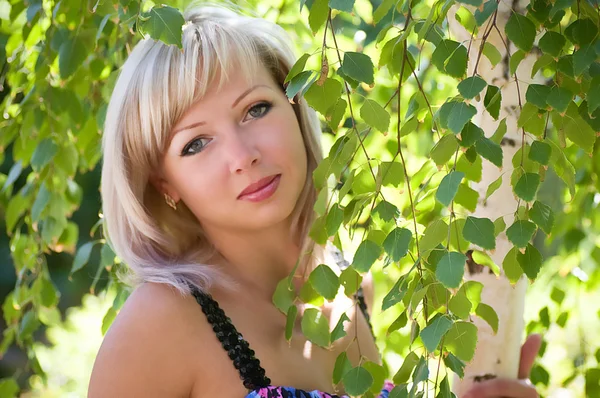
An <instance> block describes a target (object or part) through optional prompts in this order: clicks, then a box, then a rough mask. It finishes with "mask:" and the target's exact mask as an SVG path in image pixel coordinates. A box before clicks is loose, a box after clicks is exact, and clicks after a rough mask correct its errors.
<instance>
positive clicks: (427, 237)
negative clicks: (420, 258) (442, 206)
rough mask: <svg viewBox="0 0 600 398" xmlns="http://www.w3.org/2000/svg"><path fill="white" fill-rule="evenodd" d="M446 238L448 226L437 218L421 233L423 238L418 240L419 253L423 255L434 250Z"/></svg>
mask: <svg viewBox="0 0 600 398" xmlns="http://www.w3.org/2000/svg"><path fill="white" fill-rule="evenodd" d="M447 237H448V224H446V223H445V222H444V220H442V219H440V218H438V219H437V220H435V221H433V222H432V223H431V224H429V226H428V227H427V228H425V232H424V233H423V237H422V238H421V240H420V245H419V246H420V249H421V253H419V254H421V255H422V254H424V253H426V252H428V251H429V250H431V249H433V248H435V247H436V246H437V245H439V244H440V243H442V242H443V241H444V239H446V238H447Z"/></svg>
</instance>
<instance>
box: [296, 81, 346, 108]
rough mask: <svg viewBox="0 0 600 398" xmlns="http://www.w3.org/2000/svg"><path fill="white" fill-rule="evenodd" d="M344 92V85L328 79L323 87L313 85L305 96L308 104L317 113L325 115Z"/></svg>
mask: <svg viewBox="0 0 600 398" xmlns="http://www.w3.org/2000/svg"><path fill="white" fill-rule="evenodd" d="M341 92H342V83H340V82H339V81H338V80H336V79H333V78H327V80H325V83H324V84H323V85H322V86H319V85H318V84H313V85H311V86H310V88H309V89H308V90H307V91H306V93H305V94H304V98H305V99H306V102H308V104H309V105H310V106H311V107H313V108H314V109H315V110H316V111H318V112H319V113H321V114H322V115H325V114H326V113H327V110H328V109H329V108H330V107H331V106H333V105H334V104H335V103H336V101H337V100H338V98H339V97H340V93H341Z"/></svg>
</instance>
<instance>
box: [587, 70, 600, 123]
mask: <svg viewBox="0 0 600 398" xmlns="http://www.w3.org/2000/svg"><path fill="white" fill-rule="evenodd" d="M587 101H588V112H590V114H591V113H593V112H594V111H595V110H596V109H598V107H600V76H595V77H594V78H593V79H592V81H591V83H590V89H589V91H588V92H587Z"/></svg>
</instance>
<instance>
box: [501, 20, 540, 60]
mask: <svg viewBox="0 0 600 398" xmlns="http://www.w3.org/2000/svg"><path fill="white" fill-rule="evenodd" d="M504 32H505V33H506V36H507V37H508V39H509V40H510V41H512V42H513V43H515V45H516V46H517V47H518V48H520V49H521V50H523V51H525V52H529V51H530V50H531V49H532V47H533V41H534V39H535V33H536V29H535V25H534V24H533V22H531V21H530V20H529V18H527V17H526V16H524V15H521V14H519V13H516V12H513V13H511V16H510V18H509V19H508V22H507V23H506V26H505V27H504Z"/></svg>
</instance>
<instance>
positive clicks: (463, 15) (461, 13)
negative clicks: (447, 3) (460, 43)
mask: <svg viewBox="0 0 600 398" xmlns="http://www.w3.org/2000/svg"><path fill="white" fill-rule="evenodd" d="M454 18H455V19H456V20H457V21H458V23H460V24H461V25H462V26H463V27H464V28H465V29H466V30H467V32H475V34H477V24H476V22H475V17H474V16H473V14H472V13H471V11H470V10H469V9H467V8H466V7H464V6H463V7H460V8H459V9H458V10H456V14H454Z"/></svg>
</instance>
